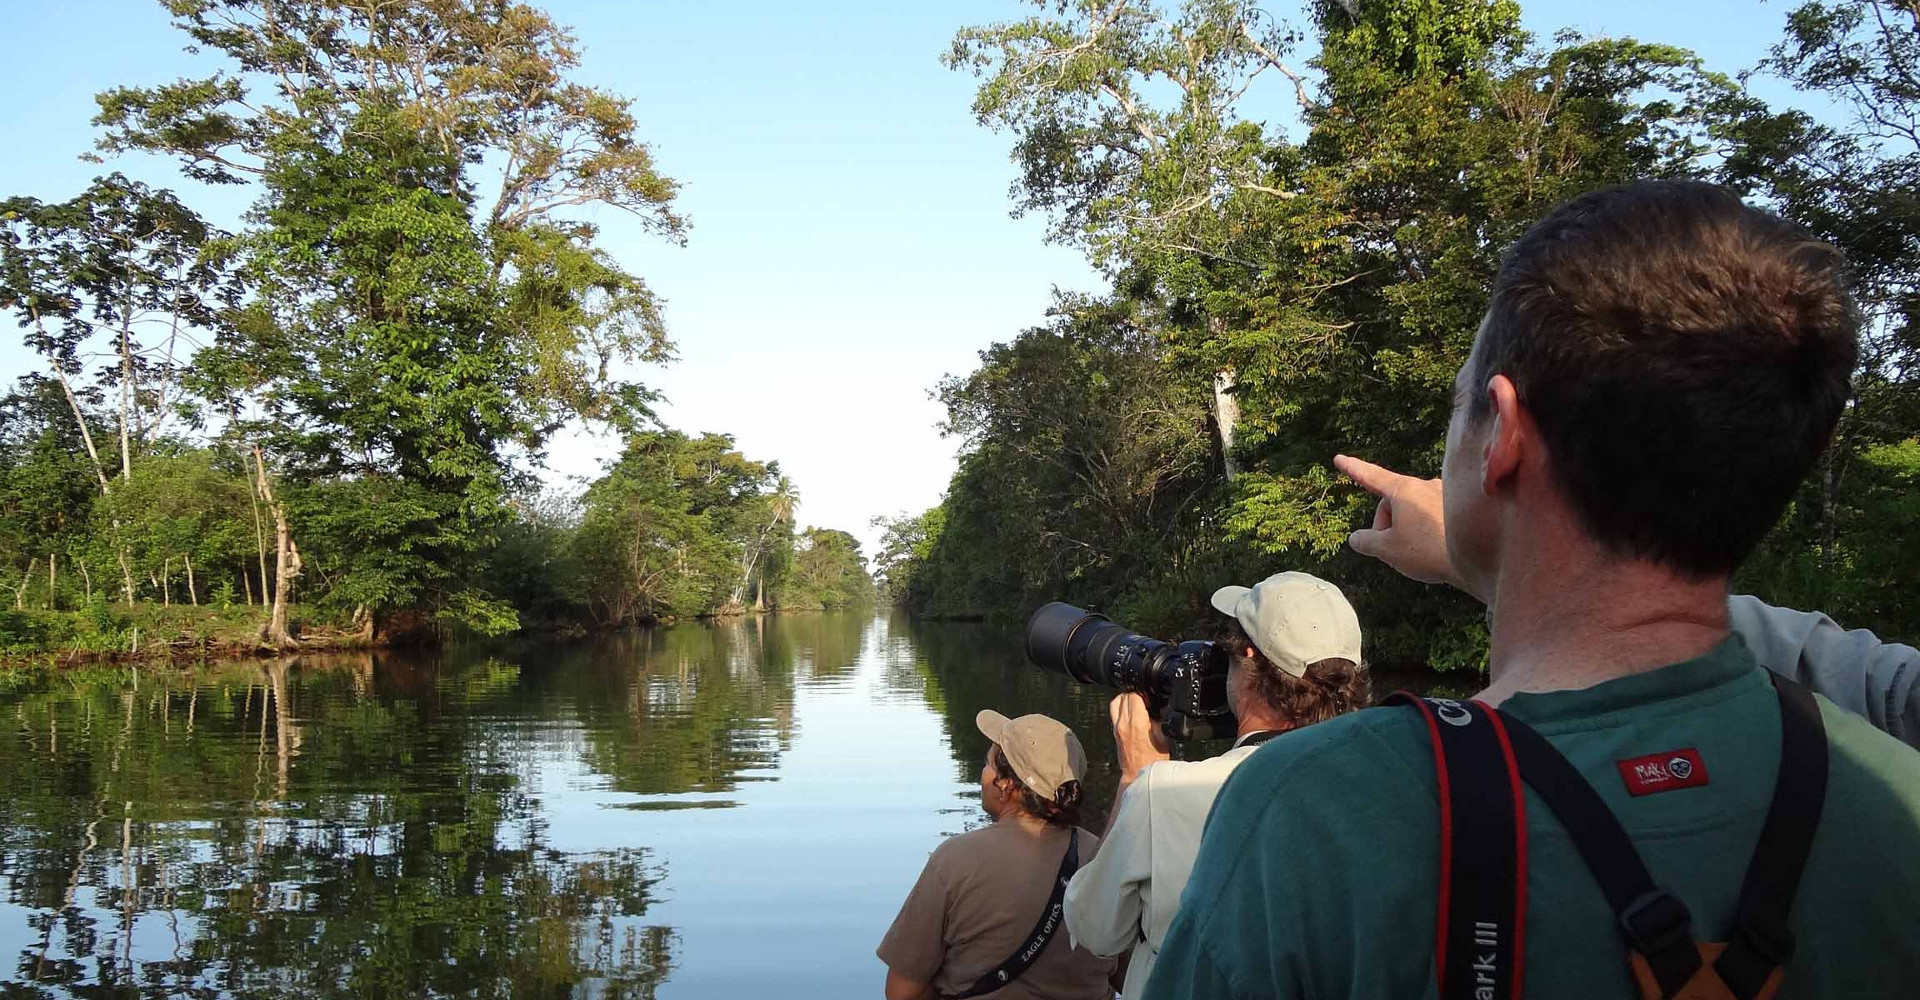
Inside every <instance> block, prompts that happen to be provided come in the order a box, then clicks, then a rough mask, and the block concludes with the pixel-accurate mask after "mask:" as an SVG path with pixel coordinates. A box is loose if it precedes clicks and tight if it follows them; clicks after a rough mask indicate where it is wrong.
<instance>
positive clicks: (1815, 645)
mask: <svg viewBox="0 0 1920 1000" xmlns="http://www.w3.org/2000/svg"><path fill="white" fill-rule="evenodd" d="M1727 621H1728V624H1729V625H1730V626H1732V628H1733V631H1735V632H1737V633H1739V635H1740V638H1742V639H1743V640H1745V641H1746V644H1747V648H1748V649H1750V650H1752V651H1753V655H1754V658H1755V659H1757V660H1759V661H1760V663H1761V665H1762V666H1764V667H1766V668H1767V669H1768V670H1772V671H1774V672H1775V673H1778V674H1782V675H1784V676H1787V677H1791V678H1793V679H1794V680H1796V681H1799V682H1800V683H1802V684H1804V685H1806V686H1807V687H1809V688H1811V689H1813V690H1814V691H1817V692H1819V693H1820V694H1823V695H1826V696H1827V698H1828V699H1829V700H1830V701H1832V702H1833V703H1834V704H1836V705H1838V706H1840V707H1841V708H1844V709H1846V710H1847V711H1849V712H1852V713H1854V714H1856V715H1860V716H1863V717H1865V718H1866V719H1867V721H1869V722H1871V723H1873V725H1874V726H1875V727H1876V728H1878V729H1881V730H1884V731H1885V732H1887V733H1889V734H1891V735H1893V736H1894V737H1896V738H1898V739H1900V740H1902V741H1904V742H1906V743H1907V744H1908V745H1910V746H1915V747H1920V649H1915V648H1913V647H1912V646H1903V645H1901V644H1899V643H1897V642H1881V641H1880V638H1879V637H1878V636H1876V635H1874V634H1873V633H1872V632H1869V631H1867V630H1866V629H1853V630H1851V631H1848V630H1846V629H1842V628H1841V627H1840V626H1839V625H1836V624H1834V621H1833V619H1831V618H1828V617H1827V616H1826V615H1823V614H1818V613H1815V612H1808V611H1794V610H1792V609H1789V608H1776V607H1774V606H1772V605H1770V604H1765V603H1763V602H1761V601H1760V599H1758V598H1755V597H1749V596H1747V595H1745V594H1736V595H1734V596H1733V597H1730V598H1728V599H1727Z"/></svg>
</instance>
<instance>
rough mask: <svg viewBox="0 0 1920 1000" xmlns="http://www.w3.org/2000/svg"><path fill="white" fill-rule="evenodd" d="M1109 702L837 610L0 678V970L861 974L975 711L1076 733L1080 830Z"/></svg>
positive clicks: (979, 750) (767, 992) (501, 987)
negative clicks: (1057, 721) (417, 651)
mask: <svg viewBox="0 0 1920 1000" xmlns="http://www.w3.org/2000/svg"><path fill="white" fill-rule="evenodd" d="M1107 694H1108V692H1103V691H1099V690H1092V689H1084V688H1079V687H1077V686H1076V685H1074V684H1072V683H1070V682H1068V681H1067V680H1065V679H1064V678H1061V677H1056V676H1053V675H1047V674H1042V673H1040V672H1039V671H1037V670H1035V669H1033V668H1031V667H1029V666H1027V665H1026V664H1025V663H1024V661H1023V660H1022V659H1021V657H1020V655H1019V652H1018V646H1017V641H1016V637H1015V636H1014V635H1012V634H1010V633H1007V632H1004V631H1000V630H995V629H989V628H986V627H984V626H978V625H956V624H929V623H916V622H909V621H906V620H904V619H901V618H887V617H878V618H876V617H871V616H868V615H865V614H859V615H854V614H846V615H823V616H814V617H791V618H770V619H759V620H747V621H734V622H729V623H724V624H718V625H710V624H694V625H685V626H678V627H674V628H667V629H659V630H654V631H649V632H637V633H632V634H624V635H619V636H614V637H609V638H602V639H594V640H586V641H581V642H572V643H563V642H551V641H541V642H537V643H527V644H523V645H519V646H512V647H505V648H488V649H486V650H485V651H462V650H447V651H442V652H439V653H436V654H433V655H430V656H405V655H399V654H385V653H381V654H371V655H365V654H363V655H360V656H334V657H312V658H305V659H301V660H296V661H292V662H265V661H239V662H229V663H218V664H211V665H207V666H204V667H201V668H198V669H195V670H192V671H184V672H183V671H177V670H168V671H153V670H147V671H139V672H135V671H129V670H125V669H113V670H85V671H78V672H71V673H67V674H51V675H38V676H27V677H23V678H19V679H17V680H16V681H15V683H14V684H13V686H12V687H11V688H10V689H7V690H4V691H0V769H3V770H4V773H5V775H6V784H5V787H4V790H3V791H0V885H3V886H4V889H5V892H4V896H3V897H0V898H3V899H4V903H3V904H0V978H3V979H4V980H5V981H6V984H7V986H6V988H5V989H3V990H0V994H4V995H6V996H47V997H81V996H89V997H93V996H128V997H133V996H152V997H159V996H176V995H178V996H188V997H401V996H405V997H427V996H477V997H507V996H515V997H522V996H525V997H531V996H540V997H553V996H576V997H661V998H689V1000H692V998H702V1000H705V998H727V997H743V998H745V997H767V996H782V997H794V998H835V1000H839V998H846V997H860V996H878V995H879V991H880V983H881V980H882V978H883V976H884V972H883V970H882V968H881V966H880V964H879V963H878V961H877V960H876V959H875V958H874V957H873V948H874V945H875V944H877V943H878V941H879V938H880V935H881V934H882V933H883V932H884V931H885V929H886V927H887V924H888V922H889V921H890V920H891V919H892V917H893V914H894V911H895V909H896V908H897V907H898V905H899V903H900V900H901V898H902V897H903V896H904V894H905V893H906V891H907V889H908V888H909V887H910V886H911V884H912V882H913V879H914V877H915V876H916V875H917V874H918V872H919V870H920V867H921V865H922V864H923V863H924V862H925V860H926V856H927V853H928V852H929V851H931V850H932V849H933V847H934V846H935V845H936V844H938V843H939V842H940V840H941V839H942V838H943V837H944V836H947V835H949V834H953V833H957V832H960V831H962V830H965V829H968V828H971V827H972V826H974V825H977V824H979V823H981V822H983V821H984V820H983V817H982V816H981V815H980V812H979V805H978V800H979V793H978V786H977V775H978V772H979V762H980V758H981V755H982V754H983V753H984V751H985V748H986V744H985V741H984V740H983V739H982V738H981V737H980V736H979V734H978V733H977V732H976V731H975V730H974V728H973V726H972V723H971V720H972V717H973V714H974V713H975V712H976V711H977V710H979V709H980V708H983V707H989V706H991V707H996V708H1000V709H1002V710H1005V711H1007V712H1009V713H1020V712H1031V711H1040V712H1046V713H1048V714H1052V715H1055V716H1056V717H1059V718H1061V719H1062V720H1063V721H1066V722H1068V723H1069V724H1070V725H1072V726H1074V727H1075V728H1076V729H1077V730H1078V731H1079V732H1081V733H1082V734H1083V738H1084V739H1086V742H1087V745H1088V749H1089V753H1090V755H1091V756H1092V758H1093V761H1094V763H1093V769H1094V773H1093V774H1092V775H1091V777H1090V784H1091V786H1092V787H1091V788H1090V795H1089V800H1090V801H1092V802H1096V803H1099V808H1097V809H1095V810H1093V815H1091V816H1090V817H1089V818H1088V821H1087V823H1088V825H1089V826H1092V827H1094V828H1095V829H1098V828H1099V824H1100V823H1102V822H1104V812H1105V803H1106V802H1107V800H1108V798H1109V797H1110V796H1111V794H1112V788H1113V781H1114V778H1113V767H1112V756H1113V754H1112V741H1111V738H1110V736H1108V734H1107V733H1106V727H1105V703H1106V697H1107ZM1209 749H1212V748H1194V751H1193V752H1195V753H1204V752H1206V751H1207V750H1209Z"/></svg>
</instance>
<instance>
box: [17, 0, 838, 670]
mask: <svg viewBox="0 0 1920 1000" xmlns="http://www.w3.org/2000/svg"><path fill="white" fill-rule="evenodd" d="M166 6H167V8H168V10H169V11H170V12H171V13H172V14H173V15H174V17H175V23H176V25H177V26H178V27H179V28H180V29H181V30H182V31H183V32H184V33H185V35H186V36H187V38H188V39H189V40H190V41H191V42H192V44H193V45H194V46H196V47H197V48H198V50H200V51H202V52H205V53H209V54H211V55H213V56H215V57H218V58H221V59H222V60H223V61H224V63H225V66H224V68H223V69H222V70H221V71H220V72H217V73H215V74H214V75H212V76H209V77H206V78H203V79H187V80H180V81H177V82H175V83H170V84H163V85H160V86H155V87H144V88H117V89H113V90H110V91H108V92H106V93H103V94H101V95H100V96H99V98H98V103H99V107H100V113H99V114H98V116H97V117H96V118H95V119H94V123H95V124H96V125H97V126H98V127H99V129H100V140H99V148H100V150H101V152H102V153H105V154H118V153H123V152H141V153H150V154H158V155H160V156H164V157H170V158H172V159H174V160H176V161H177V162H178V163H179V164H180V166H181V168H182V170H183V171H184V172H185V174H186V175H187V176H188V177H189V178H192V179H193V180H196V181H199V182H203V183H205V184H208V185H230V184H244V185H247V186H248V190H249V191H250V193H252V194H253V195H254V201H253V205H252V208H251V210H250V211H249V212H248V213H247V214H246V216H245V219H244V224H243V226H242V227H241V228H240V230H239V231H238V232H235V233H223V232H219V231H216V230H214V229H213V228H211V227H209V226H208V225H206V224H205V223H204V222H203V221H201V219H200V218H199V217H198V215H196V214H195V212H194V211H193V210H192V209H191V208H190V207H189V206H188V205H187V204H185V203H184V202H183V201H182V200H181V199H180V198H179V197H177V196H176V195H175V194H174V193H172V192H169V191H163V190H156V189H153V188H151V187H149V186H148V185H146V184H143V183H141V182H139V181H136V180H130V179H128V178H127V177H125V176H123V175H121V174H111V175H108V176H105V177H101V178H99V179H97V180H96V181H94V182H93V184H92V185H91V186H89V187H88V188H87V189H86V190H85V191H83V192H82V193H80V194H79V195H77V196H76V197H74V198H72V199H70V200H67V201H63V202H54V203H43V202H41V201H38V200H35V199H31V198H14V199H10V200H6V201H4V202H0V309H4V310H5V311H6V312H7V313H9V314H10V315H11V316H12V317H13V318H14V319H15V320H17V322H18V324H19V326H20V328H21V329H22V331H23V334H24V337H25V341H26V344H27V346H28V347H29V348H31V349H32V350H33V351H34V352H35V353H36V354H37V355H39V356H40V357H41V358H42V359H43V360H44V363H45V366H46V372H45V374H44V375H41V374H33V375H29V376H27V377H26V378H24V379H22V380H21V381H20V382H19V384H18V385H17V386H16V387H15V388H14V390H13V391H12V392H11V393H9V394H8V395H7V396H6V397H5V398H4V400H0V472H3V473H4V476H3V477H0V478H3V479H4V485H0V582H4V583H5V584H6V585H7V586H8V587H10V588H11V589H12V591H13V598H14V599H13V601H12V604H13V605H14V606H15V607H17V608H25V607H27V606H29V605H30V604H31V605H33V606H36V607H40V608H43V609H60V608H69V609H76V608H82V607H90V606H92V605H93V604H95V603H96V602H98V601H102V600H106V599H108V597H109V596H110V597H111V598H112V599H113V600H115V601H117V602H118V603H121V604H132V603H135V602H141V601H159V602H161V603H162V604H163V605H164V604H172V603H176V602H179V603H186V604H189V605H194V604H200V603H203V602H213V603H218V604H222V605H228V604H235V603H243V604H249V605H252V604H258V605H260V606H263V607H264V606H267V605H269V604H270V605H271V606H272V609H273V610H272V612H271V614H270V615H269V616H268V617H267V618H266V620H265V622H264V625H263V629H262V636H261V639H262V641H264V642H267V643H269V644H273V645H282V646H284V645H290V644H292V643H293V641H294V639H293V636H292V635H291V632H292V629H291V627H290V619H289V617H288V608H289V607H290V605H291V603H292V602H293V601H294V600H296V599H297V600H300V601H302V602H305V603H308V604H311V605H314V606H316V607H319V608H321V609H324V610H326V611H328V612H329V613H331V614H333V615H335V616H336V617H339V618H341V619H343V620H344V621H345V622H346V624H347V626H348V628H349V629H350V631H352V632H354V633H355V634H357V635H359V636H360V637H362V638H373V637H375V636H376V634H377V633H379V632H381V631H385V630H389V629H395V630H417V629H419V628H420V627H421V626H427V627H432V628H441V627H455V628H463V629H471V630H475V631H479V632H483V633H501V632H507V631H512V630H513V629H515V628H517V627H519V625H520V624H521V621H522V618H523V616H526V617H530V618H531V619H532V620H535V621H573V622H588V621H591V622H594V623H599V624H620V623H628V622H636V621H653V620H660V619H665V618H672V617H683V616H687V615H698V614H710V613H715V612H736V611H742V610H748V609H755V608H758V609H765V608H770V607H776V606H785V607H801V608H819V607H835V606H841V605H844V604H847V603H853V602H858V601H860V600H863V599H864V598H865V596H866V593H867V591H868V590H869V589H870V587H871V584H870V582H868V581H867V579H866V577H865V572H864V569H863V568H862V566H861V563H860V559H859V554H858V552H857V546H853V545H851V539H850V538H847V537H845V536H837V537H830V536H829V535H826V534H819V533H817V532H809V533H805V534H801V535H798V536H796V534H795V531H794V525H793V510H794V501H795V493H794V490H793V487H792V486H791V484H789V483H787V482H786V481H785V480H784V479H781V478H780V477H779V476H778V472H777V469H775V467H774V466H773V465H772V464H771V463H768V464H761V463H757V462H753V461H750V460H748V459H746V458H745V457H743V456H741V455H739V454H738V453H737V452H735V451H734V450H733V449H732V445H731V442H730V440H729V439H727V438H725V437H722V436H716V435H707V436H704V437H701V438H698V439H697V440H689V439H687V438H686V437H685V436H683V435H680V434H677V433H674V432H670V431H665V430H662V429H660V428H659V427H658V425H657V422H656V421H655V420H654V419H653V414H652V412H651V410H650V409H649V405H650V403H651V402H652V400H653V395H652V393H651V392H650V391H649V390H648V389H646V388H645V387H644V386H642V385H641V384H639V383H637V382H634V381H631V380H629V379H626V378H624V377H622V376H621V374H620V373H621V372H622V371H623V370H627V369H628V368H629V367H630V366H631V365H632V364H635V363H643V362H659V361H664V360H666V359H667V358H668V357H669V356H670V353H671V344H670V342H669V341H668V339H667V334H666V328H665V325H664V322H663V319H662V316H661V311H660V308H659V304H658V302H657V301H656V300H655V298H654V296H653V293H652V292H651V291H650V290H649V288H648V286H647V285H646V283H645V282H644V281H643V280H642V279H641V278H640V277H639V276H638V275H635V274H633V273H631V272H629V271H627V270H626V269H624V268H623V267H622V266H621V265H620V264H619V262H617V261H615V260H614V259H613V258H612V257H611V256H609V255H608V254H607V253H606V252H605V251H604V250H603V249H601V248H600V246H599V245H598V243H597V240H598V237H599V232H598V229H597V227H595V226H594V225H592V224H591V223H589V222H587V221H585V220H584V218H583V217H581V216H579V215H573V214H569V213H570V212H571V211H574V210H581V209H592V208H598V209H608V208H611V209H616V210H619V211H622V212H624V213H627V214H629V215H631V216H632V217H634V218H636V219H638V220H639V222H640V223H641V225H642V227H643V228H644V229H645V230H647V231H650V232H652V233H654V234H657V235H658V236H660V237H662V238H664V239H666V240H669V241H672V242H676V243H678V242H683V241H684V238H685V223H684V221H683V220H682V219H681V218H680V217H679V216H678V215H677V214H676V213H675V212H674V209H673V199H674V195H675V192H676V184H675V182H674V181H672V180H671V179H669V178H667V177H665V176H664V175H662V174H661V173H660V172H658V171H657V170H656V169H655V166H654V162H653V157H652V153H651V151H650V149H649V147H648V146H647V145H646V144H645V143H644V142H642V141H641V140H640V138H639V137H638V136H637V135H636V125H635V119H634V113H633V111H632V108H631V106H630V102H629V101H628V100H627V99H625V98H623V97H620V96H619V95H615V94H610V93H606V92H604V91H601V90H597V89H594V88H592V87H589V86H586V85H584V84H581V83H578V82H575V81H574V80H572V79H571V75H572V73H573V71H574V70H575V69H576V68H577V65H578V56H577V52H576V48H575V45H574V41H573V39H572V37H571V36H570V35H568V34H567V32H566V31H565V30H564V29H562V28H560V27H559V26H557V25H555V24H554V23H553V22H552V21H551V20H550V19H549V18H548V17H547V16H546V15H545V14H543V13H542V12H540V11H539V10H537V9H535V8H532V7H529V6H526V5H523V4H518V3H494V2H483V0H409V2H406V3H398V4H380V5H371V6H370V5H366V4H355V3H347V2H343V0H294V2H291V3H289V2H284V0H273V2H265V0H167V2H166ZM102 357H105V358H109V359H110V360H109V361H108V362H106V363H104V364H102V363H99V362H98V361H97V360H96V359H98V358H102ZM581 421H585V422H588V423H592V424H596V425H599V426H603V427H608V428H611V429H612V430H614V431H616V432H617V433H618V434H619V435H620V437H621V439H622V440H623V441H624V447H623V451H622V453H621V455H620V457H619V458H618V459H616V460H614V461H612V462H610V463H608V465H607V468H606V470H605V474H604V476H603V477H602V478H601V479H600V480H598V481H597V482H595V483H593V484H592V485H591V486H590V487H589V488H588V490H587V491H586V495H585V496H584V497H582V498H579V500H578V502H577V503H574V502H572V501H570V500H561V501H550V500H548V501H542V500H536V499H533V498H534V497H535V495H536V494H537V491H538V489H539V484H538V479H537V473H538V471H539V469H540V463H541V460H542V457H543V455H544V452H545V448H546V446H547V443H548V442H549V441H550V440H551V438H552V436H553V435H554V434H555V433H556V432H558V431H559V430H561V429H562V428H563V427H566V426H568V425H569V424H570V423H577V422H581Z"/></svg>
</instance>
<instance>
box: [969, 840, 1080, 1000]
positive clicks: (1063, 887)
mask: <svg viewBox="0 0 1920 1000" xmlns="http://www.w3.org/2000/svg"><path fill="white" fill-rule="evenodd" d="M1079 870H1080V831H1079V830H1069V831H1068V832H1067V853H1066V854H1065V855H1064V856H1063V857H1061V859H1060V871H1059V873H1058V874H1057V875H1055V877H1054V880H1053V895H1051V896H1048V897H1047V908H1046V909H1044V910H1042V911H1040V922H1039V923H1036V924H1034V925H1033V930H1032V931H1030V932H1028V934H1027V940H1026V941H1025V942H1024V943H1023V944H1021V945H1020V950H1019V951H1016V952H1014V953H1013V954H1012V955H1010V956H1008V958H1007V960H1006V961H1004V962H1001V963H1000V965H999V967H998V968H996V969H994V970H993V971H992V972H989V973H987V974H986V975H984V976H981V977H980V978H979V979H976V980H974V981H973V985H972V986H969V987H967V988H966V991H965V992H962V993H953V994H949V995H948V996H947V997H946V1000H966V998H967V997H977V996H979V995H981V994H983V993H992V992H993V991H994V990H997V989H1000V988H1001V987H1003V986H1005V985H1007V984H1008V983H1011V982H1013V981H1014V980H1016V979H1019V978H1020V974H1021V973H1023V972H1026V971H1027V968H1028V967H1029V966H1031V965H1032V964H1033V963H1034V960H1035V959H1038V958H1039V957H1040V953H1041V952H1043V951H1046V950H1047V942H1048V941H1051V940H1053V935H1054V932H1056V931H1058V930H1059V929H1060V921H1061V907H1062V906H1063V905H1064V904H1065V901H1066V897H1067V883H1068V882H1070V881H1072V880H1073V873H1074V872H1076V871H1079Z"/></svg>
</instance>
